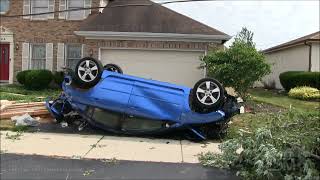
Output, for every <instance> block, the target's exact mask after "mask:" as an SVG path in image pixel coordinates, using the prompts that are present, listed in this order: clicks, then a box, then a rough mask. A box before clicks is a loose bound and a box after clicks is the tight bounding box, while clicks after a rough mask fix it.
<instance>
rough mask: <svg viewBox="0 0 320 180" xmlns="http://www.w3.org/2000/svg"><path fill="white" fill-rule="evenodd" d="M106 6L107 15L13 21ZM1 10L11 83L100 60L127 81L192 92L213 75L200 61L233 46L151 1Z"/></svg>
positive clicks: (26, 3)
mask: <svg viewBox="0 0 320 180" xmlns="http://www.w3.org/2000/svg"><path fill="white" fill-rule="evenodd" d="M101 4H104V5H106V6H105V8H104V9H103V11H102V12H99V9H98V8H95V9H86V10H81V11H67V12H56V13H54V14H53V13H52V14H44V15H36V16H34V15H33V16H23V17H9V16H12V15H19V14H24V15H29V14H34V13H41V12H52V11H59V10H60V11H61V10H69V9H73V8H90V7H99V6H101ZM0 10H1V12H0V13H1V17H0V20H1V28H0V29H1V34H0V37H1V38H0V43H1V46H0V47H1V53H2V55H1V81H2V82H9V83H13V82H15V75H16V73H17V72H19V71H21V70H27V69H49V70H51V71H59V70H61V67H63V66H68V67H71V68H72V67H74V66H75V64H76V63H77V61H78V60H79V59H81V58H82V57H85V56H92V57H94V58H97V59H99V60H101V61H102V63H103V64H107V63H116V64H118V65H120V67H122V69H123V70H124V73H127V74H132V75H138V76H142V77H145V78H152V79H158V80H162V81H167V82H173V83H178V84H184V85H189V86H191V85H193V83H194V82H195V81H196V80H198V79H199V78H201V77H203V76H204V75H205V72H204V70H201V69H199V68H198V66H199V65H200V61H199V58H200V57H201V56H203V55H205V54H206V53H207V52H208V51H209V50H210V49H214V48H217V47H218V48H219V47H223V44H224V42H225V41H227V40H229V39H230V36H228V35H227V34H225V33H223V32H220V31H218V30H216V29H214V28H211V27H209V26H206V25H204V24H202V23H200V22H197V21H195V20H193V19H191V18H189V17H186V16H183V15H181V14H179V13H177V12H174V11H172V10H170V9H168V8H166V7H163V6H161V5H159V4H157V3H154V2H152V1H149V0H109V1H107V0H2V1H1V9H0ZM100 10H101V9H100ZM6 62H7V63H6Z"/></svg>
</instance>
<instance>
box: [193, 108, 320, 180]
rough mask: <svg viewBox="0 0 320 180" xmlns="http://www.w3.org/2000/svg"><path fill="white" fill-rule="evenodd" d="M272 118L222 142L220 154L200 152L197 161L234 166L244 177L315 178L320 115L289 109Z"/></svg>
mask: <svg viewBox="0 0 320 180" xmlns="http://www.w3.org/2000/svg"><path fill="white" fill-rule="evenodd" d="M271 118H272V119H271V120H272V122H271V123H270V124H267V125H266V126H265V127H262V128H258V129H257V130H256V131H255V132H247V131H244V130H243V131H240V132H239V136H238V137H237V138H234V139H230V140H227V141H225V142H223V143H222V144H221V145H220V146H219V148H220V149H221V151H222V154H213V153H206V154H201V155H200V157H199V160H200V162H201V163H202V164H204V165H206V166H212V167H218V168H231V169H235V170H237V171H238V172H237V175H239V176H242V177H243V178H244V179H260V180H264V179H266V180H267V179H286V180H287V179H288V180H289V179H290V180H291V179H292V180H293V179H306V180H307V179H310V180H311V179H317V178H318V177H319V170H320V169H319V166H318V163H319V160H320V159H319V158H320V157H319V154H318V153H319V142H320V123H319V121H318V119H319V114H318V113H316V114H314V113H311V114H307V113H298V112H292V111H289V112H288V113H283V114H275V115H273V116H272V117H271ZM241 148H242V149H241ZM240 149H241V152H240V151H239V150H240Z"/></svg>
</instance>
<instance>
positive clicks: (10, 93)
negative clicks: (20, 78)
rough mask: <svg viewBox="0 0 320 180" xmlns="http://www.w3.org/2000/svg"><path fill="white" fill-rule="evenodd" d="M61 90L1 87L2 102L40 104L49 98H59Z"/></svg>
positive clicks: (0, 98) (14, 85) (17, 86)
mask: <svg viewBox="0 0 320 180" xmlns="http://www.w3.org/2000/svg"><path fill="white" fill-rule="evenodd" d="M60 93H61V89H43V90H39V91H36V90H27V89H25V88H24V87H23V86H21V85H16V84H13V85H6V86H0V100H10V101H18V102H39V101H44V100H45V99H46V98H47V97H57V96H58V95H59V94H60Z"/></svg>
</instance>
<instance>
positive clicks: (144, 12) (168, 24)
mask: <svg viewBox="0 0 320 180" xmlns="http://www.w3.org/2000/svg"><path fill="white" fill-rule="evenodd" d="M80 31H109V32H141V33H143V32H146V33H176V34H201V35H219V36H225V40H228V39H230V36H228V35H227V34H225V33H223V32H221V31H218V30H216V29H214V28H212V27H209V26H207V25H205V24H202V23H200V22H198V21H196V20H193V19H191V18H189V17H187V16H184V15H182V14H179V13H177V12H175V11H172V10H170V9H168V8H166V7H164V6H162V5H159V4H157V3H154V2H152V1H149V0H113V1H111V2H109V4H108V5H107V6H106V8H105V9H104V10H103V12H102V13H100V14H97V15H93V16H92V17H89V18H88V19H87V20H85V21H84V22H83V23H82V24H81V26H80Z"/></svg>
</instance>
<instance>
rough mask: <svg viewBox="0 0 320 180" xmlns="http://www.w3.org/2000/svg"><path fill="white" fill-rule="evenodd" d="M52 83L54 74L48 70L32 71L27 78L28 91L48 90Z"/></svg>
mask: <svg viewBox="0 0 320 180" xmlns="http://www.w3.org/2000/svg"><path fill="white" fill-rule="evenodd" d="M51 81H52V73H51V71H48V70H30V71H29V72H28V73H27V74H26V77H25V84H24V85H25V87H26V88H28V89H35V90H37V89H44V88H47V87H48V86H49V84H50V82H51Z"/></svg>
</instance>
